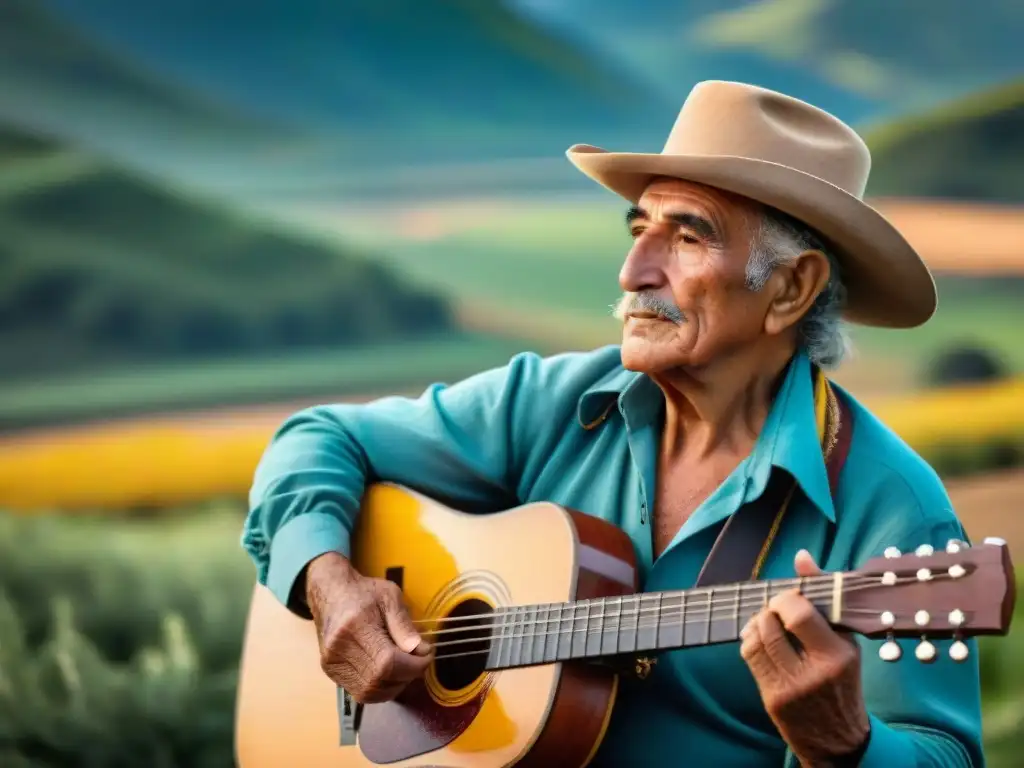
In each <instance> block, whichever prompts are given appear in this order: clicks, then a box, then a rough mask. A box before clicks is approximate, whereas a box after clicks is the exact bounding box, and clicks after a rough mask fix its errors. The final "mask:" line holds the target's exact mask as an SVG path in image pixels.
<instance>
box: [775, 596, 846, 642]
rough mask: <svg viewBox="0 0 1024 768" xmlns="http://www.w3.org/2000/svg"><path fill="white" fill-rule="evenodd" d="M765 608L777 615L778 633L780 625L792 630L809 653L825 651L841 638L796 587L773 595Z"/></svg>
mask: <svg viewBox="0 0 1024 768" xmlns="http://www.w3.org/2000/svg"><path fill="white" fill-rule="evenodd" d="M768 610H769V611H770V612H771V613H773V614H774V615H776V616H777V618H776V620H775V623H776V625H778V626H779V629H780V632H781V631H782V628H783V627H784V628H785V629H786V630H788V631H789V632H791V633H792V634H793V636H794V637H796V639H797V640H799V641H800V645H801V646H803V648H804V650H806V651H807V652H808V653H813V652H815V651H828V650H829V649H831V648H834V647H835V645H836V642H837V641H841V638H840V637H839V635H837V634H836V633H835V632H834V631H833V629H832V627H830V626H829V624H828V622H827V621H825V617H824V616H822V615H821V612H820V611H819V610H818V609H817V608H815V607H814V605H813V604H812V603H811V601H810V600H808V599H807V598H806V597H804V596H803V595H801V594H800V593H799V592H796V591H795V590H793V591H788V592H783V593H781V594H778V595H776V596H775V597H773V598H772V599H771V600H770V601H769V602H768ZM780 622H781V623H780ZM787 645H788V640H787ZM790 647H791V646H790Z"/></svg>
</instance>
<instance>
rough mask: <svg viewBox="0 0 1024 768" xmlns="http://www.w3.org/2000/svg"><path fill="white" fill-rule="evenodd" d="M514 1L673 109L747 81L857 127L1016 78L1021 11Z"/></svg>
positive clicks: (879, 1)
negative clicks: (626, 70)
mask: <svg viewBox="0 0 1024 768" xmlns="http://www.w3.org/2000/svg"><path fill="white" fill-rule="evenodd" d="M511 2H512V3H513V5H514V6H515V7H517V8H519V9H520V10H521V11H522V12H524V13H526V14H528V15H530V16H531V17H532V18H534V19H536V20H537V21H538V22H540V23H543V24H545V25H546V26H549V27H550V28H553V29H557V30H559V32H561V33H562V34H566V35H571V36H572V37H573V38H574V39H578V40H580V41H584V42H586V44H588V45H591V46H594V47H596V48H598V49H600V50H603V51H606V52H607V54H608V55H609V56H610V57H612V58H614V59H615V60H617V61H620V62H622V63H623V64H624V65H626V66H629V67H630V69H631V70H632V71H634V72H635V73H636V74H637V75H638V76H642V77H644V78H645V80H646V81H647V82H648V83H650V84H651V85H652V86H654V87H656V88H658V89H659V90H660V92H661V93H663V94H664V95H665V97H666V98H669V99H672V100H674V101H676V102H677V103H681V101H682V99H683V98H684V97H685V95H686V92H687V91H688V90H689V87H690V86H691V85H692V84H693V83H694V82H696V81H698V80H705V79H731V80H743V81H747V82H754V83H757V84H759V85H763V86H766V87H769V88H774V89H776V90H781V91H784V92H786V93H791V94H793V95H795V96H798V97H800V98H803V99H806V100H808V101H811V102H812V103H814V104H817V105H818V106H821V107H822V108H824V109H827V110H829V111H832V112H835V113H836V114H838V115H840V116H841V117H843V118H844V119H846V120H848V121H850V122H861V121H864V120H877V119H880V118H883V117H888V116H892V115H897V114H901V113H903V112H905V111H908V110H911V111H912V110H918V109H922V108H927V107H930V106H934V105H935V104H938V103H940V102H942V101H945V100H947V99H949V98H950V97H953V96H957V95H963V94H966V93H969V92H971V91H973V90H976V89H978V88H983V87H986V86H990V85H993V84H995V83H999V82H1003V81H1005V80H1007V79H1009V78H1011V77H1015V76H1018V75H1020V74H1021V72H1022V63H1021V62H1022V59H1021V54H1020V40H1021V39H1024V4H1021V3H1020V2H1018V0H988V1H987V2H984V3H979V2H977V1H976V0H906V1H905V2H892V1H891V0H753V1H751V0H685V2H683V1H681V0H632V1H631V2H628V3H626V2H620V0H511Z"/></svg>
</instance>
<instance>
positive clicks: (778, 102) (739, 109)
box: [662, 80, 871, 199]
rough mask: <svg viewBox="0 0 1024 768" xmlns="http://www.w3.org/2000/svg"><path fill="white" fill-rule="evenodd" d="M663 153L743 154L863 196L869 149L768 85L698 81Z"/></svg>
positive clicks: (844, 128)
mask: <svg viewBox="0 0 1024 768" xmlns="http://www.w3.org/2000/svg"><path fill="white" fill-rule="evenodd" d="M662 154H664V155H691V156H692V155H710V156H730V157H745V158H750V159H754V160H761V161H764V162H769V163H776V164H779V165H783V166H788V167H790V168H793V169H795V170H798V171H802V172H803V173H806V174H809V175H811V176H816V177H817V178H819V179H822V180H824V181H827V182H829V183H831V184H833V185H835V186H837V187H839V188H840V189H842V190H844V191H846V192H847V193H849V194H851V195H853V196H854V197H857V198H859V199H863V197H864V190H865V187H866V186H867V182H868V175H869V173H870V171H871V153H870V151H869V150H868V148H867V145H866V144H865V143H864V140H863V139H861V137H860V136H858V135H857V133H856V132H855V131H854V130H853V129H852V128H850V126H848V125H847V124H846V123H844V122H843V121H842V120H840V119H839V118H837V117H835V116H834V115H831V114H829V113H828V112H825V111H824V110H822V109H819V108H818V107H815V106H812V105H811V104H808V103H806V102H804V101H801V100H800V99H795V98H793V97H791V96H786V95H785V94H781V93H777V92H775V91H770V90H767V89H765V88H759V87H757V86H753V85H748V84H746V83H733V82H727V81H721V80H708V81H705V82H702V83H698V84H697V85H696V86H694V88H693V90H691V91H690V95H689V96H688V97H687V99H686V102H685V103H684V104H683V108H682V110H681V111H680V112H679V116H678V117H677V118H676V121H675V124H674V125H673V126H672V131H671V133H670V134H669V137H668V140H667V141H666V142H665V148H664V149H663V150H662Z"/></svg>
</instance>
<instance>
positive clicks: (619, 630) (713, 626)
mask: <svg viewBox="0 0 1024 768" xmlns="http://www.w3.org/2000/svg"><path fill="white" fill-rule="evenodd" d="M838 584H841V579H840V581H839V582H838ZM792 589H799V590H800V591H801V593H802V594H803V595H804V596H805V597H807V598H808V599H809V600H810V601H811V602H812V603H813V604H814V605H815V606H816V607H817V608H818V609H819V610H820V611H822V613H824V615H825V616H826V618H828V617H830V616H831V615H832V611H833V601H834V600H835V599H836V595H837V594H839V593H840V590H839V589H838V588H834V586H833V580H832V579H828V580H827V581H823V580H822V579H821V578H820V577H818V578H814V579H810V580H805V579H775V580H768V581H756V582H744V583H739V584H725V585H720V586H714V587H707V588H702V589H689V590H683V591H677V592H651V593H641V594H636V595H626V596H622V597H606V598H597V599H591V600H578V601H575V602H569V603H553V604H548V605H523V606H515V607H510V608H504V609H499V610H498V611H496V612H495V613H494V614H493V615H492V616H491V620H490V623H489V624H488V625H487V626H488V627H489V628H490V629H491V631H492V634H491V635H490V643H489V651H488V656H487V668H488V669H492V670H498V669H511V668H514V667H524V666H531V665H536V664H549V663H552V662H556V661H571V660H574V659H600V658H602V657H614V656H619V655H622V654H636V653H643V652H657V651H669V650H675V649H678V648H689V647H694V646H701V645H713V644H716V643H725V642H731V641H734V640H737V639H738V638H739V633H740V630H742V629H743V627H744V625H745V624H746V623H747V621H749V620H750V618H751V617H752V616H754V614H756V613H757V612H758V611H759V610H761V608H762V607H764V606H765V605H766V604H767V603H768V601H769V600H770V599H771V598H772V597H773V596H774V595H776V594H779V593H781V592H785V591H787V590H792ZM481 628H483V627H481Z"/></svg>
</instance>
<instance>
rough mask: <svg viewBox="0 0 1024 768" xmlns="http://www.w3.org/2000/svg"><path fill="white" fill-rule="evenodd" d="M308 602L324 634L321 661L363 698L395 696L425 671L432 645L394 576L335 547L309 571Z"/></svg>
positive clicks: (363, 700) (366, 701) (334, 677)
mask: <svg viewBox="0 0 1024 768" xmlns="http://www.w3.org/2000/svg"><path fill="white" fill-rule="evenodd" d="M306 603H307V605H308V606H309V609H310V612H311V613H312V614H313V621H314V623H315V625H316V631H317V637H318V638H319V640H320V666H321V667H322V668H323V670H324V672H325V673H326V674H327V676H328V677H329V678H331V680H333V681H334V682H335V683H336V684H337V685H339V686H341V687H342V688H344V689H345V690H346V691H348V693H349V694H350V695H351V696H352V698H354V699H355V700H356V701H358V702H359V703H361V704H372V703H377V702H382V701H390V700H391V699H394V698H395V697H396V696H397V695H398V694H399V693H401V692H402V690H403V689H404V688H405V687H406V685H408V684H409V682H411V681H412V680H415V679H417V678H419V677H421V676H422V675H423V673H424V672H425V671H426V669H427V666H428V665H429V664H430V661H431V659H432V649H431V648H430V646H429V645H428V644H427V643H425V642H424V641H423V640H422V638H421V637H420V635H419V633H418V632H417V631H416V627H415V625H414V624H413V623H412V619H411V618H410V617H409V613H408V611H407V610H406V608H405V605H404V604H403V603H402V593H401V590H399V588H398V587H397V586H396V585H395V584H393V583H392V582H390V581H385V580H384V579H371V578H367V577H365V576H362V575H360V574H359V573H357V572H356V570H355V568H353V567H352V565H351V564H349V562H348V561H347V560H346V559H345V558H344V557H342V556H341V555H339V554H337V553H333V552H330V553H328V554H325V555H321V556H320V557H318V558H317V559H315V560H313V561H312V562H311V563H310V564H309V567H308V568H307V572H306Z"/></svg>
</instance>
